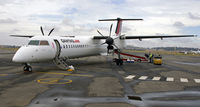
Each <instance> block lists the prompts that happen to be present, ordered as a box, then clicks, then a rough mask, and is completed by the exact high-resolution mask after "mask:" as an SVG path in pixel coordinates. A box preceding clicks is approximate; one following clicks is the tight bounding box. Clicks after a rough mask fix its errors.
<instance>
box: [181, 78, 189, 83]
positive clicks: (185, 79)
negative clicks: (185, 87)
mask: <svg viewBox="0 0 200 107" xmlns="http://www.w3.org/2000/svg"><path fill="white" fill-rule="evenodd" d="M180 81H181V82H188V79H187V78H180Z"/></svg>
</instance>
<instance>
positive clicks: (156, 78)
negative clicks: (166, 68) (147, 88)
mask: <svg viewBox="0 0 200 107" xmlns="http://www.w3.org/2000/svg"><path fill="white" fill-rule="evenodd" d="M152 80H155V81H158V80H160V77H153V79H152Z"/></svg>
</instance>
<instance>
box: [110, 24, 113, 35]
mask: <svg viewBox="0 0 200 107" xmlns="http://www.w3.org/2000/svg"><path fill="white" fill-rule="evenodd" d="M112 26H113V24H111V25H110V34H109V36H111V32H112Z"/></svg>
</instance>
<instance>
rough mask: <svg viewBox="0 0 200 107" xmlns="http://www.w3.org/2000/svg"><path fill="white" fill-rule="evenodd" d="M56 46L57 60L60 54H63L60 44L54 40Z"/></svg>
mask: <svg viewBox="0 0 200 107" xmlns="http://www.w3.org/2000/svg"><path fill="white" fill-rule="evenodd" d="M54 42H55V44H56V56H55V57H56V58H59V56H60V52H61V47H60V43H59V42H58V40H54Z"/></svg>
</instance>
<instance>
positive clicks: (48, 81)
mask: <svg viewBox="0 0 200 107" xmlns="http://www.w3.org/2000/svg"><path fill="white" fill-rule="evenodd" d="M60 81H63V82H60ZM37 82H38V83H42V84H69V83H71V82H72V80H70V79H62V78H44V79H39V80H37Z"/></svg>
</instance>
